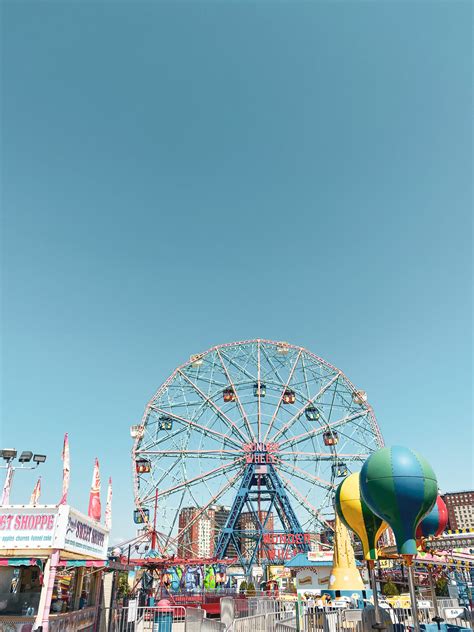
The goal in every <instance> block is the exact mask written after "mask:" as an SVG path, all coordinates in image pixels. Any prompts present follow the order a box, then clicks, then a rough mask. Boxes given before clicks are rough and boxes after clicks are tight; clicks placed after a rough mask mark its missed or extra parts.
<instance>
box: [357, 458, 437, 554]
mask: <svg viewBox="0 0 474 632" xmlns="http://www.w3.org/2000/svg"><path fill="white" fill-rule="evenodd" d="M360 490H361V495H362V498H363V499H364V501H365V502H366V504H367V505H368V507H369V508H370V509H371V511H372V512H373V513H375V514H376V515H377V516H379V518H381V519H382V520H385V522H387V523H388V524H389V525H390V527H391V528H392V530H393V532H394V534H395V540H396V543H397V550H398V552H399V553H400V554H401V555H404V556H413V555H416V553H417V548H416V536H415V531H416V527H417V526H418V523H419V522H420V520H421V519H422V518H423V517H424V516H425V515H426V514H427V513H428V512H429V511H431V509H432V507H433V505H434V504H435V502H436V498H437V496H438V483H437V480H436V475H435V473H434V471H433V469H432V467H431V465H430V464H429V463H428V462H427V461H426V459H424V458H423V457H422V456H421V455H420V454H418V453H416V452H414V451H413V450H410V449H409V448H405V447H402V446H393V447H390V448H381V449H380V450H377V451H376V452H374V453H373V454H371V456H370V457H369V458H368V459H367V460H366V461H365V463H364V465H363V466H362V470H361V473H360Z"/></svg>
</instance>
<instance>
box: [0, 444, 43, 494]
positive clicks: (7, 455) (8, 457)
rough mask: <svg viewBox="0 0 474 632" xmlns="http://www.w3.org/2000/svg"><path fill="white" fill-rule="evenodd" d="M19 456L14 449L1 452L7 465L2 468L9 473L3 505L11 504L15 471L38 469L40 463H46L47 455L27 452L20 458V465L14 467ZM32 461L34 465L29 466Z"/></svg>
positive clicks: (4, 487) (6, 477)
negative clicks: (14, 462)
mask: <svg viewBox="0 0 474 632" xmlns="http://www.w3.org/2000/svg"><path fill="white" fill-rule="evenodd" d="M17 454H18V452H17V451H16V450H14V449H13V448H7V449H5V450H0V456H1V457H2V459H3V460H4V461H5V465H0V468H1V469H3V470H6V471H7V473H6V476H5V482H4V484H3V492H2V499H1V503H0V504H1V505H9V504H10V491H11V488H12V482H13V475H14V474H15V470H34V469H36V468H37V467H38V465H40V463H44V462H45V461H46V455H45V454H33V452H30V451H28V450H27V451H25V452H22V453H21V454H20V456H19V458H18V462H19V464H20V465H13V461H14V460H15V459H16V456H17ZM31 461H33V463H34V465H27V464H29V463H31Z"/></svg>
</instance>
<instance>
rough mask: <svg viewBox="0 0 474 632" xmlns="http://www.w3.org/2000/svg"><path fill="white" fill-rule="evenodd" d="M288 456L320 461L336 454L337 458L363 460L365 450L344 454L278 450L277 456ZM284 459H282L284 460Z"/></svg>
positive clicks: (301, 459) (331, 459)
mask: <svg viewBox="0 0 474 632" xmlns="http://www.w3.org/2000/svg"><path fill="white" fill-rule="evenodd" d="M282 456H289V457H292V456H293V457H294V458H295V459H298V461H314V460H315V459H319V460H321V461H325V460H327V461H334V457H335V456H336V457H337V458H339V459H345V460H347V461H365V459H366V458H367V452H366V453H365V454H346V453H343V452H336V453H334V454H333V453H332V452H303V451H299V452H298V451H292V450H288V451H283V452H281V451H280V452H278V457H279V458H281V457H282ZM285 460H286V459H284V458H283V459H282V461H285Z"/></svg>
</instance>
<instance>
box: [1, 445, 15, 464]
mask: <svg viewBox="0 0 474 632" xmlns="http://www.w3.org/2000/svg"><path fill="white" fill-rule="evenodd" d="M17 454H18V453H17V451H16V450H14V449H13V448H7V449H5V450H2V458H3V459H5V461H13V459H15V458H16V455H17Z"/></svg>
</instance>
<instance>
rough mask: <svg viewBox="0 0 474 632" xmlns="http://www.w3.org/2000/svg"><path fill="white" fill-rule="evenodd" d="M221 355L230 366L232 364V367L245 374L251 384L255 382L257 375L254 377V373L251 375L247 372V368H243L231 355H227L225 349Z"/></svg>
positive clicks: (221, 351)
mask: <svg viewBox="0 0 474 632" xmlns="http://www.w3.org/2000/svg"><path fill="white" fill-rule="evenodd" d="M220 354H221V355H222V356H223V357H224V358H225V359H226V360H227V362H228V363H229V364H232V366H234V367H235V368H236V369H238V370H239V371H240V372H241V373H243V374H244V375H245V377H247V378H248V379H249V381H250V383H252V382H255V375H252V373H249V371H247V368H246V367H243V366H242V365H240V364H239V363H238V362H237V361H236V360H235V359H234V358H232V357H230V356H229V355H227V354H226V353H224V350H223V349H220Z"/></svg>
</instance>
